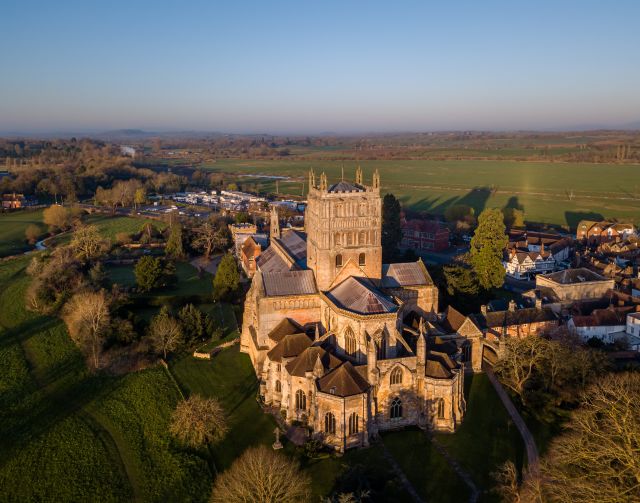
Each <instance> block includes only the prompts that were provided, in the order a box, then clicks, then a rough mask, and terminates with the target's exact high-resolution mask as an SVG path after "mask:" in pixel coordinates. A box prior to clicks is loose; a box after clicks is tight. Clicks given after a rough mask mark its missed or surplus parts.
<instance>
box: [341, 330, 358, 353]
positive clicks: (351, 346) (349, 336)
mask: <svg viewBox="0 0 640 503" xmlns="http://www.w3.org/2000/svg"><path fill="white" fill-rule="evenodd" d="M344 350H345V352H346V353H347V354H348V355H351V356H353V355H355V354H356V350H357V344H356V336H355V335H354V333H353V330H352V329H351V327H347V329H346V330H345V331H344Z"/></svg>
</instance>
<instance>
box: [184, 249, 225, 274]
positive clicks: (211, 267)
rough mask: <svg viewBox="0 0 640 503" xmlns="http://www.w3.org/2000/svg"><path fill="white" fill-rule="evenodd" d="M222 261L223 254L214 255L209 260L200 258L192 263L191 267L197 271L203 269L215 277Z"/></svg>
mask: <svg viewBox="0 0 640 503" xmlns="http://www.w3.org/2000/svg"><path fill="white" fill-rule="evenodd" d="M220 260H222V254H219V255H212V256H211V258H210V259H209V260H206V259H205V258H204V257H198V258H195V259H193V260H192V261H191V265H192V266H193V267H195V268H196V269H198V268H202V269H204V270H205V271H207V272H209V273H211V274H213V275H214V276H215V274H216V271H217V270H218V265H219V264H220Z"/></svg>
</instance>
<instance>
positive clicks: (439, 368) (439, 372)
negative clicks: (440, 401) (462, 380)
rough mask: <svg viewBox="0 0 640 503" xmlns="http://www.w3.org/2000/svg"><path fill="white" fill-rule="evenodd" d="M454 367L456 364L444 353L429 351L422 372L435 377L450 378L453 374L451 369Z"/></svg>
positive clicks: (456, 366)
mask: <svg viewBox="0 0 640 503" xmlns="http://www.w3.org/2000/svg"><path fill="white" fill-rule="evenodd" d="M456 368H458V365H457V364H456V362H454V361H453V360H452V359H451V358H450V357H449V355H447V354H446V353H441V352H439V351H429V353H428V354H427V361H426V366H425V372H424V373H425V375H426V376H427V377H433V378H435V379H450V378H451V377H452V376H453V372H452V370H454V369H456Z"/></svg>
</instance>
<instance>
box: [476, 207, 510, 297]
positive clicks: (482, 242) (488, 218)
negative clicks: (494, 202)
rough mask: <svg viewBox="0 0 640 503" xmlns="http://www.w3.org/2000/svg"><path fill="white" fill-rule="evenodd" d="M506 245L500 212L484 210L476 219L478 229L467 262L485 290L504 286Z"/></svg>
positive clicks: (490, 209)
mask: <svg viewBox="0 0 640 503" xmlns="http://www.w3.org/2000/svg"><path fill="white" fill-rule="evenodd" d="M507 243H508V239H507V236H506V234H505V226H504V215H503V214H502V212H501V211H500V210H499V209H497V208H489V209H486V210H484V211H483V212H482V213H481V214H480V216H479V217H478V227H477V228H476V231H475V234H474V235H473V238H472V239H471V251H470V257H469V260H470V263H471V265H472V267H473V270H474V271H475V273H476V275H477V277H478V282H479V283H480V286H481V287H482V288H484V289H485V290H489V289H491V288H499V287H501V286H502V285H503V284H504V276H505V270H504V267H503V265H502V257H503V254H504V250H505V248H506V247H507Z"/></svg>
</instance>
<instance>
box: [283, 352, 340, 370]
mask: <svg viewBox="0 0 640 503" xmlns="http://www.w3.org/2000/svg"><path fill="white" fill-rule="evenodd" d="M318 357H320V363H322V366H323V367H324V369H325V370H331V369H334V368H336V367H337V366H338V365H340V364H341V363H342V361H341V360H340V359H338V358H336V357H335V356H333V355H332V354H331V353H329V352H327V351H326V350H325V349H323V348H321V347H320V346H311V347H309V348H307V349H305V350H304V351H303V352H302V353H301V354H300V355H299V356H298V357H297V358H296V359H295V360H292V361H290V362H289V363H287V366H286V369H287V371H288V372H289V374H290V375H292V376H297V377H304V375H305V372H312V371H313V367H314V366H315V364H316V360H317V359H318Z"/></svg>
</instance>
